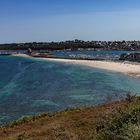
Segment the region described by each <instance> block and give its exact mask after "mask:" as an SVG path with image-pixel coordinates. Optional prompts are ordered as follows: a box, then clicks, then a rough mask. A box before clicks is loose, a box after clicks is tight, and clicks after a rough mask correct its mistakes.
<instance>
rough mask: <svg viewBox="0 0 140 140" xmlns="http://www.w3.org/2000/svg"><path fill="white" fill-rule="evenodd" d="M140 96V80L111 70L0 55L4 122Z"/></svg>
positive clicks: (0, 109) (1, 117)
mask: <svg viewBox="0 0 140 140" xmlns="http://www.w3.org/2000/svg"><path fill="white" fill-rule="evenodd" d="M129 92H130V93H131V94H133V95H140V79H139V78H134V77H131V76H128V75H124V74H120V73H115V72H111V71H107V70H101V69H96V68H90V67H86V66H80V65H74V64H66V63H62V62H54V61H47V60H43V59H39V58H24V57H14V56H0V124H5V123H9V122H11V121H13V120H15V119H19V118H21V117H23V116H28V115H35V114H39V113H43V112H53V111H60V110H63V109H66V108H72V107H79V106H90V105H97V104H101V103H106V102H109V101H112V100H118V99H122V98H124V97H125V95H126V94H127V93H129Z"/></svg>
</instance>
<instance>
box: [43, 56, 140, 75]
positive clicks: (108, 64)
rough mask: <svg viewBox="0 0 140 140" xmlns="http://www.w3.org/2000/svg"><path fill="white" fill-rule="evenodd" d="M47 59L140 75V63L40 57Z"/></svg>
mask: <svg viewBox="0 0 140 140" xmlns="http://www.w3.org/2000/svg"><path fill="white" fill-rule="evenodd" d="M42 59H46V60H49V61H58V62H63V63H69V64H76V65H83V66H88V67H93V68H99V69H105V70H110V71H114V72H120V73H124V74H128V75H131V76H136V77H140V64H138V63H133V62H114V61H98V60H70V59H53V58H42Z"/></svg>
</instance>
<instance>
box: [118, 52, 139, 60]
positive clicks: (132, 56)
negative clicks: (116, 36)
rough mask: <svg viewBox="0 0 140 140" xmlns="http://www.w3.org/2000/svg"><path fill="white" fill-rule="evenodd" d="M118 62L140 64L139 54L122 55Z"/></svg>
mask: <svg viewBox="0 0 140 140" xmlns="http://www.w3.org/2000/svg"><path fill="white" fill-rule="evenodd" d="M120 60H126V61H137V62H140V53H124V54H122V55H121V56H120Z"/></svg>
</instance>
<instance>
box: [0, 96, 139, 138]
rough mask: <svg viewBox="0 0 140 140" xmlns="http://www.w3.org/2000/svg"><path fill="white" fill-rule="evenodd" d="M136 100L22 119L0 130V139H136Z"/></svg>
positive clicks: (137, 120)
mask: <svg viewBox="0 0 140 140" xmlns="http://www.w3.org/2000/svg"><path fill="white" fill-rule="evenodd" d="M139 115H140V99H139V98H132V97H130V96H128V97H127V100H125V101H118V102H113V103H110V104H105V105H99V106H95V107H82V108H76V109H67V110H64V111H61V112H56V113H44V114H40V115H38V116H32V117H26V118H23V119H20V120H17V121H14V122H13V123H12V124H9V125H7V126H2V127H1V128H0V140H140V118H139V117H140V116H139Z"/></svg>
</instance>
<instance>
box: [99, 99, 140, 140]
mask: <svg viewBox="0 0 140 140" xmlns="http://www.w3.org/2000/svg"><path fill="white" fill-rule="evenodd" d="M97 139H98V140H140V101H135V102H132V103H130V104H129V105H128V107H127V108H124V109H121V110H119V111H118V112H117V113H116V114H114V117H113V118H112V119H111V120H110V121H109V122H107V124H106V125H105V128H104V129H103V130H101V132H100V133H99V134H98V136H97Z"/></svg>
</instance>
